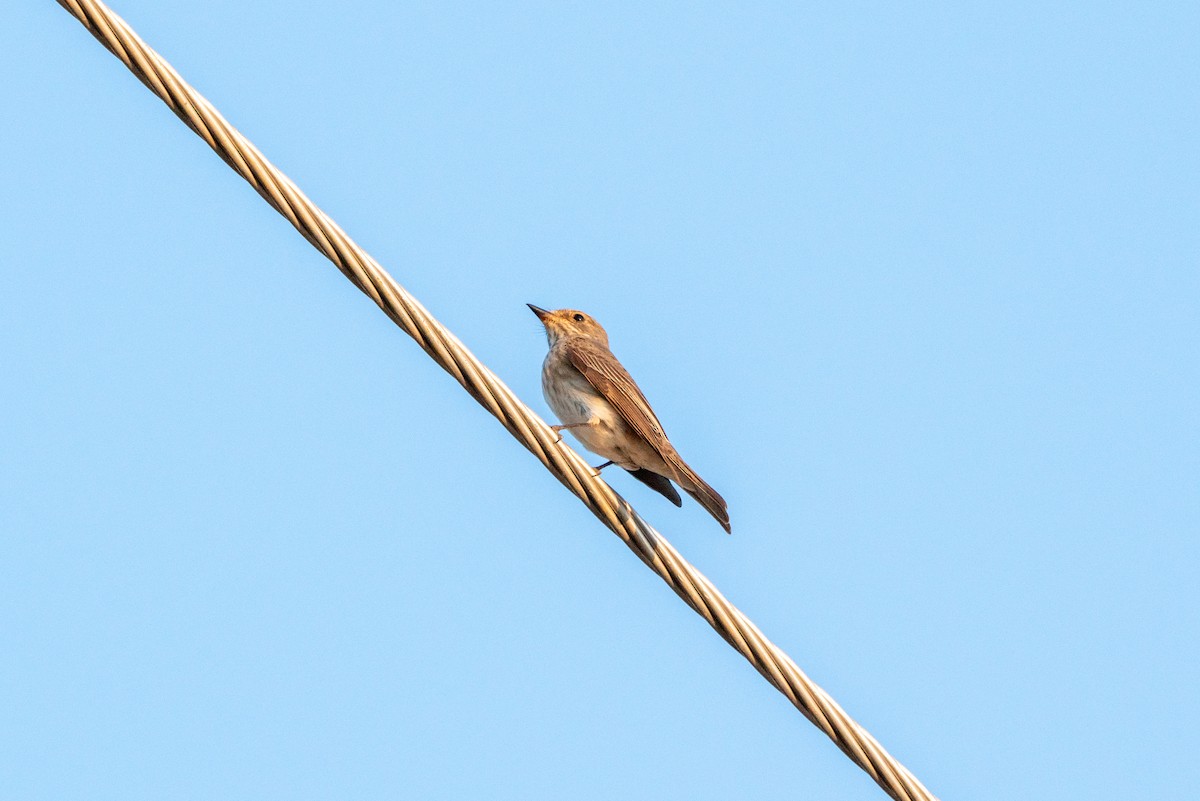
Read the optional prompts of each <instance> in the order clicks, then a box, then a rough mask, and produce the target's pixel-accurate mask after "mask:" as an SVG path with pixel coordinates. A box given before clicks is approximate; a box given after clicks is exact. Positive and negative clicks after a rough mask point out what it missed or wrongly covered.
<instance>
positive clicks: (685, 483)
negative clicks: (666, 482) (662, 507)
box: [667, 453, 733, 534]
mask: <svg viewBox="0 0 1200 801" xmlns="http://www.w3.org/2000/svg"><path fill="white" fill-rule="evenodd" d="M667 463H668V464H669V465H670V466H671V469H672V470H674V471H675V482H676V483H677V484H679V486H681V487H683V490H684V492H686V493H687V494H688V495H691V496H692V497H693V498H695V499H696V502H697V503H699V504H700V505H701V506H703V507H704V508H705V510H707V512H708V513H709V514H710V515H712V516H713V517H714V518H716V520H717V522H718V523H720V524H721V528H723V529H725V533H726V534H732V533H733V532H732V531H731V530H730V528H729V510H728V507H727V506H726V504H725V499H724V498H722V497H721V495H720V493H718V492H717V491H716V490H715V489H713V488H712V487H710V486H708V484H706V483H705V481H704V479H702V478H700V476H698V475H696V471H695V470H693V469H692V468H690V467H688V464H687V462H685V461H683V459H680V458H679V454H678V453H671V454H670V455H669V456H668V458H667Z"/></svg>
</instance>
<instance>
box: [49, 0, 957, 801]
mask: <svg viewBox="0 0 1200 801" xmlns="http://www.w3.org/2000/svg"><path fill="white" fill-rule="evenodd" d="M57 1H58V3H59V4H60V5H61V6H63V7H64V8H66V9H67V11H69V12H70V13H71V14H72V15H73V16H74V17H75V18H76V19H78V20H79V21H80V22H81V23H83V25H84V26H85V27H86V28H87V29H88V30H89V31H90V32H91V33H92V35H93V36H95V37H96V38H97V39H98V40H99V41H100V43H101V44H103V45H104V46H105V47H106V48H108V50H109V51H111V52H112V53H113V55H115V56H116V57H117V58H119V59H120V60H121V61H122V62H123V63H124V64H125V66H126V67H128V68H129V70H130V71H131V72H133V74H134V75H136V76H137V77H138V79H140V80H141V81H142V83H144V84H145V85H146V86H147V87H148V88H149V89H150V91H152V92H154V94H156V95H158V97H159V98H161V99H162V100H163V102H165V103H166V104H167V106H168V107H170V109H171V110H172V111H173V112H175V114H176V115H177V116H178V117H179V118H180V119H182V120H183V121H184V123H186V124H187V126H188V127H189V128H191V129H192V130H193V131H195V132H196V134H198V135H199V136H200V138H202V139H203V140H204V141H205V142H206V143H208V146H209V147H211V148H212V149H213V151H214V152H216V154H217V155H218V156H220V157H221V158H222V159H223V160H224V161H225V163H227V164H228V165H229V166H230V167H232V168H233V170H234V171H235V172H236V173H238V174H239V175H241V176H242V177H243V178H245V179H246V181H248V182H249V183H250V185H251V186H252V187H254V189H255V191H257V192H258V193H259V194H260V195H261V196H262V197H263V199H264V200H266V201H267V202H268V203H269V204H271V206H272V207H273V208H274V209H275V210H276V211H278V212H279V213H280V214H282V215H283V216H284V217H286V218H287V220H288V221H289V222H290V223H291V224H292V225H293V226H295V228H296V230H297V231H299V232H300V233H301V234H302V235H303V236H304V238H305V239H307V240H308V241H309V242H310V243H311V244H312V245H313V247H315V248H316V249H317V250H319V251H320V252H321V253H322V254H324V255H325V257H326V258H328V259H329V260H330V261H332V262H333V263H334V265H336V266H337V268H338V269H339V270H341V271H342V273H343V274H344V275H345V276H346V277H347V278H348V279H349V280H350V281H351V282H352V283H353V284H354V285H355V286H356V287H358V288H359V289H360V290H362V291H363V293H365V294H366V295H367V296H368V297H370V298H371V300H373V301H375V303H376V304H377V305H378V306H379V307H380V308H381V309H382V310H383V312H384V313H385V314H387V315H388V317H390V318H391V319H392V321H393V322H395V323H396V325H398V326H399V327H400V328H401V329H403V330H404V331H405V333H407V334H408V335H409V336H411V337H412V338H413V339H414V340H415V341H416V343H417V344H418V345H420V346H421V348H422V349H423V350H424V351H425V352H426V353H427V354H429V356H430V358H432V359H433V360H434V361H435V362H437V363H438V364H439V365H440V366H441V367H442V368H443V369H444V370H446V372H448V373H450V375H452V376H453V377H454V378H455V380H456V381H458V382H459V384H461V385H462V386H463V388H464V389H465V390H466V391H467V392H469V393H470V394H471V396H472V397H473V398H475V400H477V401H478V402H479V403H480V404H481V405H482V406H483V407H484V408H485V409H487V410H488V412H490V413H491V414H492V415H493V416H495V417H496V419H497V420H499V421H500V422H501V423H502V424H503V425H504V427H505V428H506V429H508V432H509V433H510V434H512V435H513V437H515V438H516V439H517V441H519V442H520V443H521V444H522V445H524V446H525V447H526V448H527V449H528V450H529V451H530V452H531V453H533V455H534V456H536V457H537V458H538V459H539V460H540V461H541V462H542V464H543V465H545V467H546V469H547V470H549V471H550V473H551V474H552V475H554V476H555V477H556V478H557V479H558V480H559V481H561V482H562V483H563V484H564V485H565V486H566V487H567V488H568V489H569V490H571V492H573V493H574V494H575V495H576V496H578V498H579V499H580V500H581V501H583V503H584V504H585V505H586V506H587V507H588V509H590V510H591V511H592V513H593V514H595V515H596V517H598V518H600V520H601V521H602V522H603V523H604V524H605V525H606V526H608V527H609V528H610V529H612V531H613V532H614V533H615V534H616V535H617V536H618V537H620V538H621V539H622V540H623V541H624V542H625V544H626V545H628V546H629V548H630V550H632V551H633V552H634V553H635V554H637V556H638V558H640V559H641V560H642V561H643V562H645V564H646V566H647V567H649V568H650V569H651V570H653V571H654V572H655V573H657V574H658V575H659V576H660V577H661V578H662V579H663V580H664V581H665V582H666V583H667V584H668V586H670V587H671V589H672V590H674V591H675V592H676V593H677V594H678V595H679V597H680V598H682V599H683V600H684V602H685V603H687V604H688V606H690V607H691V608H692V609H693V610H695V611H696V612H697V613H698V614H699V615H700V616H701V617H703V618H704V619H705V620H706V621H707V622H708V623H709V625H710V626H712V627H713V629H714V630H716V632H717V633H718V634H720V635H721V637H722V638H723V639H724V640H725V641H726V642H727V643H729V645H730V646H732V647H733V648H734V649H735V650H737V651H738V653H740V654H741V655H742V656H744V657H745V658H746V659H747V660H748V661H749V662H750V664H751V665H753V666H754V668H755V669H756V670H758V672H759V673H761V674H762V676H763V677H764V678H765V679H766V680H767V681H769V682H770V683H771V684H772V685H773V686H774V687H776V688H777V689H778V690H779V691H780V692H782V693H783V694H784V695H785V696H786V697H787V699H788V700H789V701H791V702H792V703H793V704H794V705H795V706H796V708H797V709H799V710H800V711H801V712H802V713H804V716H805V717H807V718H808V719H809V720H810V721H811V722H812V723H813V724H814V725H815V726H817V728H819V729H820V730H821V731H823V732H824V733H825V734H826V735H827V736H828V737H829V738H830V739H831V740H833V742H834V743H835V744H836V745H837V746H838V747H839V748H840V749H842V751H843V752H844V753H845V754H846V755H847V756H848V757H849V758H850V759H851V760H853V761H854V762H855V763H856V764H857V765H858V766H859V767H861V768H862V769H863V770H864V771H866V772H867V774H868V775H870V776H871V778H873V779H874V780H875V781H876V782H877V783H878V784H879V786H880V787H882V788H883V789H884V790H885V791H886V792H887V793H888V794H889V795H890V796H892V797H893V798H895V799H899V800H900V801H928V800H930V799H934V796H933V795H932V794H931V793H930V792H929V791H928V790H926V789H925V787H924V786H923V785H922V784H921V782H920V781H918V780H917V778H916V777H915V776H913V775H912V774H911V773H910V772H909V771H908V770H907V769H906V768H905V767H904V766H903V765H901V764H900V763H899V762H897V761H896V760H895V759H894V758H893V757H892V756H891V755H890V754H888V752H887V751H885V750H884V748H883V747H882V746H881V745H880V744H879V743H878V742H877V741H876V740H875V738H873V737H872V736H871V735H870V734H869V733H868V732H867V731H866V730H864V729H863V728H862V727H861V726H859V725H858V724H857V723H855V722H854V721H853V720H851V719H850V717H849V716H848V715H847V714H846V713H845V712H844V711H843V710H842V708H841V707H840V706H838V704H837V702H835V701H834V700H833V699H832V698H830V697H829V695H828V694H826V693H825V691H824V690H822V689H821V688H820V687H818V686H817V685H816V684H814V683H813V682H812V681H811V680H810V679H809V678H808V677H807V676H806V675H805V674H804V672H803V671H801V670H800V668H799V667H797V666H796V663H795V662H793V661H792V659H791V657H789V656H788V655H787V654H786V653H784V652H783V651H782V650H780V649H779V648H778V647H777V646H776V645H775V644H774V643H772V642H771V641H770V640H768V639H767V638H766V637H765V636H763V634H762V632H761V631H759V630H758V627H757V626H755V625H754V624H753V623H752V622H751V621H750V620H749V619H748V618H747V617H746V616H745V615H743V614H742V613H741V612H740V611H739V610H738V609H737V608H736V607H735V606H733V604H731V603H730V602H729V601H727V600H726V599H725V597H724V596H723V595H721V593H720V592H718V591H717V589H716V587H714V586H713V585H712V583H711V582H710V581H709V580H708V579H707V578H705V577H704V575H702V574H701V573H700V572H699V571H698V570H696V568H694V567H693V566H692V565H691V564H689V563H688V562H687V560H686V559H684V558H683V557H682V556H681V555H680V554H679V552H678V551H676V550H675V548H674V547H673V546H672V545H671V544H670V543H669V542H667V541H666V540H665V539H663V537H662V535H660V534H659V533H658V532H657V531H655V530H654V529H653V528H652V527H651V526H650V525H649V524H647V523H646V522H645V521H644V520H642V518H641V517H640V516H639V515H638V514H637V512H635V511H634V509H633V508H632V507H631V506H630V505H629V504H628V503H627V502H626V501H625V500H624V499H623V498H622V497H621V496H620V495H618V494H617V493H616V492H614V491H613V490H612V488H610V487H609V486H608V484H607V483H606V482H605V481H604V480H603V479H601V477H600V475H599V473H598V472H597V471H596V470H595V469H593V468H592V467H591V466H590V465H589V464H588V463H587V462H586V461H584V459H583V458H582V457H580V456H579V454H578V453H576V452H575V451H574V450H573V449H572V448H570V447H569V446H567V445H566V444H565V443H564V442H563V441H562V438H561V437H560V436H559V434H558V433H557V432H555V431H553V430H552V429H551V428H550V427H549V426H548V425H547V424H546V423H545V421H543V420H542V419H541V418H540V417H539V416H538V415H537V414H535V413H534V412H533V411H531V410H530V409H529V408H528V407H527V406H525V404H524V403H522V402H521V401H520V399H519V398H517V396H516V395H514V394H513V392H512V391H511V390H509V389H508V387H506V386H505V385H504V384H503V383H502V382H501V381H500V380H499V379H498V378H497V377H496V376H495V375H494V374H493V373H492V372H491V371H490V370H489V369H488V368H487V367H486V366H485V365H483V364H482V363H481V362H480V361H479V360H478V359H476V358H475V356H474V355H472V354H471V352H470V351H469V350H467V348H466V347H465V346H464V345H463V344H462V343H461V342H459V341H458V339H457V338H456V337H455V336H454V335H453V334H452V333H450V332H449V331H448V330H447V329H445V328H444V327H443V326H442V325H441V324H440V323H438V322H437V320H435V319H434V318H433V317H432V316H431V315H430V314H429V312H427V311H426V310H425V309H424V307H422V306H421V304H420V303H418V302H417V300H416V299H415V298H413V297H412V296H411V295H409V294H408V292H406V291H405V290H404V288H403V287H401V286H400V285H399V284H397V283H396V281H395V280H394V279H393V278H392V277H391V276H390V275H388V274H387V272H386V271H384V269H383V268H382V267H381V266H380V265H379V264H378V263H377V262H376V261H375V260H374V259H373V258H371V256H370V255H369V254H367V253H366V252H365V251H363V250H362V249H361V248H360V247H358V245H356V244H355V243H354V242H353V240H351V239H350V237H349V236H347V235H346V233H345V232H344V231H342V229H341V228H340V227H339V226H338V225H337V223H335V222H334V221H333V220H332V219H330V218H329V217H328V216H326V215H325V213H324V212H323V211H321V210H320V209H319V208H317V207H316V206H315V205H314V204H313V203H312V201H310V200H309V199H308V198H307V197H306V196H305V195H304V193H303V192H301V191H300V189H299V188H298V187H297V186H296V185H295V184H294V183H292V181H291V179H289V178H288V177H287V176H286V175H284V174H283V173H281V172H280V171H279V170H278V169H276V167H275V166H274V165H273V164H271V163H270V162H269V161H267V159H266V158H265V157H264V156H263V155H262V153H260V152H259V151H258V148H256V147H255V146H254V145H253V144H252V143H251V142H250V141H249V140H247V139H246V138H245V137H244V136H242V135H241V134H240V133H239V132H238V131H237V130H236V129H235V128H233V126H231V125H230V124H229V123H228V122H226V121H225V119H224V118H223V117H222V116H221V114H220V113H219V112H218V111H217V110H216V109H215V108H214V107H213V106H212V104H211V103H209V102H208V101H207V100H206V99H205V98H204V97H203V96H201V95H200V94H199V93H197V92H196V91H195V90H194V89H193V88H192V87H191V86H190V85H188V83H187V82H186V81H184V80H183V78H182V77H180V75H179V74H178V73H177V72H175V70H174V69H173V68H172V67H171V65H170V64H168V63H167V62H166V61H164V60H163V59H162V57H161V56H159V55H158V53H156V52H155V51H154V50H152V49H151V48H150V47H148V46H147V45H146V43H145V42H143V41H142V40H141V38H139V37H138V35H137V34H136V33H134V31H133V30H132V29H131V28H130V27H129V25H127V24H126V23H125V21H124V20H123V19H121V18H120V17H119V16H117V15H116V14H114V13H113V12H112V10H111V9H109V8H108V7H107V6H106V5H104V4H103V3H101V2H98V0H57Z"/></svg>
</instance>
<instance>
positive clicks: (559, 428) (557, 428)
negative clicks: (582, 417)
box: [550, 423, 591, 431]
mask: <svg viewBox="0 0 1200 801" xmlns="http://www.w3.org/2000/svg"><path fill="white" fill-rule="evenodd" d="M590 425H591V423H571V424H570V425H565V426H550V430H551V431H566V430H567V429H568V428H587V427H588V426H590Z"/></svg>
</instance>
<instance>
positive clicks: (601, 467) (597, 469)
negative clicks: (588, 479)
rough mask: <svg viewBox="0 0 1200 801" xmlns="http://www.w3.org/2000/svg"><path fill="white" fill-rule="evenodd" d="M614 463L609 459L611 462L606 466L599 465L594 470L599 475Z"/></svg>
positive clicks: (605, 464) (606, 463)
mask: <svg viewBox="0 0 1200 801" xmlns="http://www.w3.org/2000/svg"><path fill="white" fill-rule="evenodd" d="M612 463H613V462H612V459H609V460H608V461H607V462H605V463H604V464H602V465H598V466H596V467H595V468H593V469H594V470H595V471H596V472H597V473H599V472H600V471H601V470H603V469H604V468H606V467H608V466H609V465H610V464H612Z"/></svg>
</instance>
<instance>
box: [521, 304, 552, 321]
mask: <svg viewBox="0 0 1200 801" xmlns="http://www.w3.org/2000/svg"><path fill="white" fill-rule="evenodd" d="M525 305H526V306H528V307H529V310H530V311H531V312H533V313H534V314H536V315H537V318H538V319H539V320H542V321H543V322H544V321H545V319H546V317H547V316H548V315H549V314H550V312H548V311H546V310H545V309H543V308H542V307H541V306H534V305H533V304H532V303H526V304H525Z"/></svg>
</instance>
